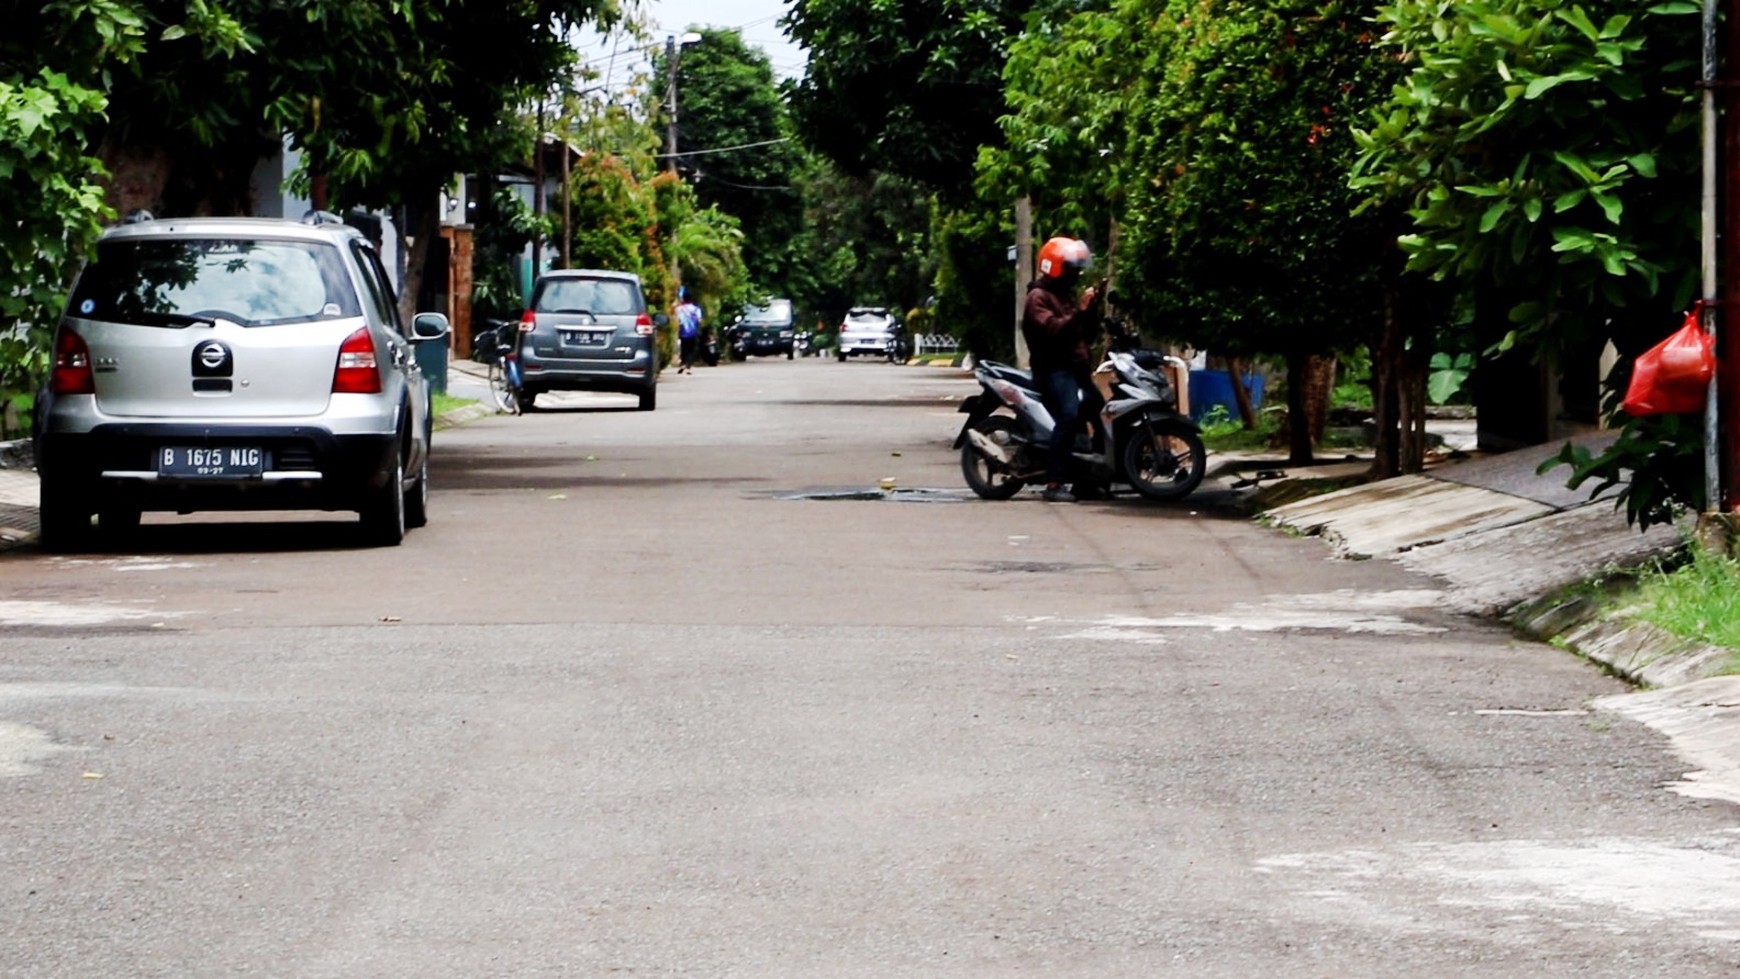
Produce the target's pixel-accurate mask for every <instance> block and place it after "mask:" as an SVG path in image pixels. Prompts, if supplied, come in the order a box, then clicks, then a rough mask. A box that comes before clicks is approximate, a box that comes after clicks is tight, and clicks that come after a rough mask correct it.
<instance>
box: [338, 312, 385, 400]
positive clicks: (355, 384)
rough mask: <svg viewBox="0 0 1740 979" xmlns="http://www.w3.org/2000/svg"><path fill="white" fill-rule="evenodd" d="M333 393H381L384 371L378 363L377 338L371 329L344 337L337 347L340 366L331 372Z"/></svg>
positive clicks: (361, 330) (363, 329)
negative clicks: (370, 333)
mask: <svg viewBox="0 0 1740 979" xmlns="http://www.w3.org/2000/svg"><path fill="white" fill-rule="evenodd" d="M332 393H333V394H380V393H381V371H380V367H379V366H378V365H377V364H376V363H375V338H374V337H373V336H370V335H369V328H368V327H366V326H365V327H363V328H362V329H360V330H358V331H356V332H355V333H352V334H351V335H350V336H348V337H345V338H344V343H343V344H341V345H340V346H339V348H338V369H337V370H335V371H333V372H332Z"/></svg>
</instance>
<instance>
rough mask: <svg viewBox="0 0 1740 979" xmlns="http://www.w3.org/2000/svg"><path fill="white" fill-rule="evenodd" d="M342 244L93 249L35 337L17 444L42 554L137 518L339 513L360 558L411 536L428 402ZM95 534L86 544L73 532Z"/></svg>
mask: <svg viewBox="0 0 1740 979" xmlns="http://www.w3.org/2000/svg"><path fill="white" fill-rule="evenodd" d="M446 335H447V319H446V317H444V316H441V315H440V314H436V313H424V314H421V315H419V316H417V317H416V319H415V321H414V322H413V323H412V325H411V333H410V334H409V335H407V333H406V332H405V327H404V324H403V323H401V322H400V319H399V313H398V305H397V303H396V302H395V300H394V298H393V290H392V287H391V285H390V284H389V282H388V279H387V277H386V273H385V271H384V270H383V269H382V267H381V262H380V258H379V257H378V256H377V255H376V253H375V250H374V248H373V247H372V246H371V245H370V244H369V242H368V240H367V239H366V238H364V237H363V236H362V235H361V234H360V233H359V232H357V231H356V230H355V229H353V228H349V227H346V226H344V225H342V224H338V223H337V222H336V219H332V218H330V216H327V217H326V218H325V220H322V221H316V222H314V223H307V224H299V223H296V222H293V221H274V220H263V219H253V218H189V219H180V218H177V219H167V220H161V221H152V220H146V221H141V222H138V223H133V224H129V225H126V226H124V227H121V228H116V229H113V230H111V231H109V232H108V233H106V234H104V235H103V238H102V240H101V242H100V243H99V244H98V245H97V250H96V254H95V256H94V257H93V258H92V260H91V261H90V263H89V264H88V265H86V267H85V269H84V271H83V272H81V273H80V275H79V278H78V281H77V283H76V284H75V285H74V286H73V290H72V296H71V298H70V300H69V301H68V305H67V311H66V315H65V316H64V317H63V318H62V319H61V322H60V327H59V329H58V330H57V331H56V333H55V337H54V351H53V354H54V359H53V365H52V370H51V373H50V375H49V379H48V383H47V386H46V390H45V392H44V396H43V399H42V401H41V403H40V413H39V415H38V421H37V426H38V436H37V443H36V458H37V469H38V471H39V472H40V473H41V477H42V512H41V517H42V543H43V545H44V546H45V547H46V548H49V549H51V550H74V549H77V548H79V547H82V546H84V545H86V544H88V543H89V542H90V540H91V536H92V534H93V530H95V531H100V532H102V533H104V534H105V535H108V534H115V533H126V532H128V531H130V530H132V529H133V528H135V527H136V526H137V525H138V523H139V515H140V512H141V511H143V510H171V511H176V512H180V513H188V512H192V511H195V510H280V509H316V510H356V511H358V512H359V513H360V514H361V516H362V524H361V529H362V532H363V535H364V536H365V537H366V539H367V541H368V542H370V543H374V544H385V545H392V544H397V543H399V542H400V541H401V540H402V539H403V538H404V535H405V528H407V527H417V526H421V525H422V524H424V523H426V522H427V521H428V514H429V511H428V498H429V435H430V413H429V389H428V385H427V384H426V383H425V382H424V379H423V375H422V372H421V371H420V370H419V369H418V367H417V359H416V357H415V356H413V354H412V348H411V344H412V343H413V342H436V341H441V340H442V339H444V338H445V337H446ZM93 515H95V516H96V521H95V523H96V526H95V528H93V526H92V519H91V518H92V516H93Z"/></svg>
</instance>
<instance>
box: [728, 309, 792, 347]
mask: <svg viewBox="0 0 1740 979" xmlns="http://www.w3.org/2000/svg"><path fill="white" fill-rule="evenodd" d="M796 350H797V323H796V320H795V318H794V316H793V314H792V307H791V300H789V299H769V300H768V301H767V303H766V305H762V306H751V307H749V308H748V309H746V310H744V311H743V315H742V316H739V317H738V318H737V322H736V323H734V324H732V327H731V352H732V354H733V355H734V356H736V357H737V358H738V359H740V360H741V359H742V358H745V357H750V356H766V355H772V356H777V355H779V354H784V355H785V359H787V360H791V359H792V358H793V357H794V356H795V355H796Z"/></svg>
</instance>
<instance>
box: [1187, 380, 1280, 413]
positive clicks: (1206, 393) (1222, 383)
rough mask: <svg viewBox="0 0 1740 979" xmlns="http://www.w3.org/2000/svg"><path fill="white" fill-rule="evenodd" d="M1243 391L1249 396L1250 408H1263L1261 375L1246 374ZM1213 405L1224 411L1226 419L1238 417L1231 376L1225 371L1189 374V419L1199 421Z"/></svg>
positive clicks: (1237, 404) (1237, 406) (1237, 405)
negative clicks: (1247, 392) (1248, 393)
mask: <svg viewBox="0 0 1740 979" xmlns="http://www.w3.org/2000/svg"><path fill="white" fill-rule="evenodd" d="M1245 390H1246V391H1249V392H1250V394H1251V407H1253V408H1261V407H1262V406H1263V375H1261V374H1254V373H1253V374H1246V375H1245ZM1215 405H1220V406H1222V407H1223V408H1225V409H1226V413H1227V417H1229V418H1237V417H1238V416H1239V403H1238V400H1237V399H1236V398H1234V397H1233V386H1232V375H1231V374H1228V373H1227V372H1226V371H1208V370H1193V371H1191V372H1190V417H1191V418H1193V419H1195V420H1197V421H1201V420H1202V419H1203V417H1204V416H1206V415H1207V414H1208V413H1209V412H1210V411H1212V410H1213V409H1214V406H1215Z"/></svg>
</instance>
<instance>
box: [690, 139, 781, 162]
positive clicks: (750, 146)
mask: <svg viewBox="0 0 1740 979" xmlns="http://www.w3.org/2000/svg"><path fill="white" fill-rule="evenodd" d="M789 142H791V137H790V136H782V137H780V138H779V139H764V140H762V141H761V142H759V143H741V144H739V145H737V146H719V147H715V148H713V149H710V150H685V151H683V152H681V153H660V154H658V158H659V159H661V160H668V159H671V158H672V157H684V156H706V155H708V154H710V153H730V152H732V151H734V150H752V149H755V148H756V147H758V146H774V145H777V144H779V143H789Z"/></svg>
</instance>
